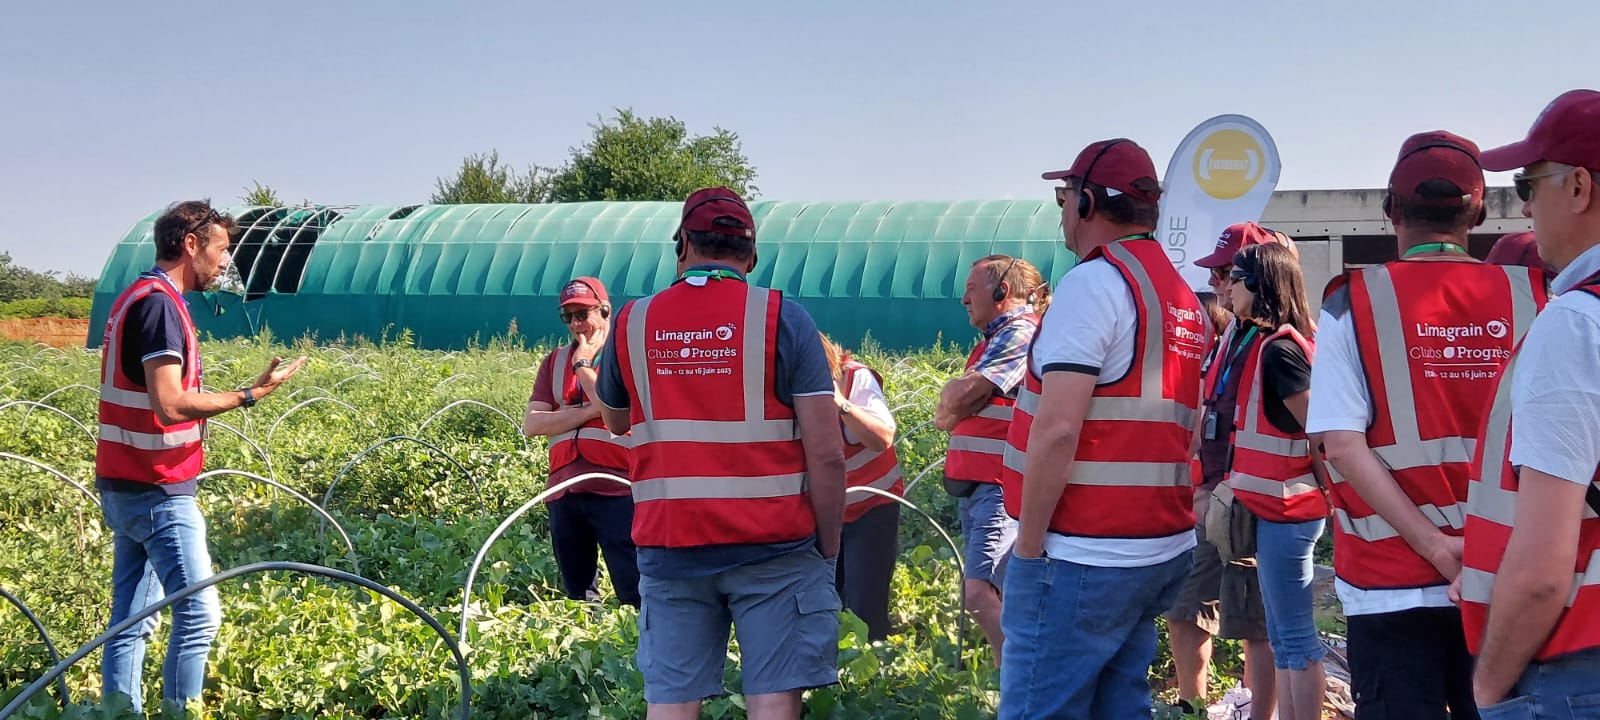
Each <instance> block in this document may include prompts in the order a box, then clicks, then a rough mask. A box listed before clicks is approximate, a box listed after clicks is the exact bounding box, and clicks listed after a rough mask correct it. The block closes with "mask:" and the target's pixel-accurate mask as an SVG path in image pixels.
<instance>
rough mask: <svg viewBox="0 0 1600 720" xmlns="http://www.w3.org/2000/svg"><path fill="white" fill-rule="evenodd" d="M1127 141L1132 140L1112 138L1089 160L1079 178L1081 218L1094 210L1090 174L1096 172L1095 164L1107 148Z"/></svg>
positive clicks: (1079, 210)
mask: <svg viewBox="0 0 1600 720" xmlns="http://www.w3.org/2000/svg"><path fill="white" fill-rule="evenodd" d="M1125 142H1130V141H1129V140H1128V139H1127V138H1117V139H1115V140H1112V141H1111V142H1108V143H1106V146H1105V147H1103V148H1100V152H1097V153H1095V154H1094V159H1092V160H1090V161H1089V167H1086V168H1084V169H1083V177H1081V178H1078V217H1079V218H1081V219H1088V217H1089V214H1090V213H1092V212H1094V194H1093V193H1091V192H1089V188H1088V185H1089V176H1091V175H1093V174H1094V166H1095V164H1096V163H1098V162H1100V158H1101V156H1103V155H1105V154H1106V151H1107V150H1110V149H1111V148H1114V147H1116V146H1118V145H1121V144H1122V143H1125Z"/></svg>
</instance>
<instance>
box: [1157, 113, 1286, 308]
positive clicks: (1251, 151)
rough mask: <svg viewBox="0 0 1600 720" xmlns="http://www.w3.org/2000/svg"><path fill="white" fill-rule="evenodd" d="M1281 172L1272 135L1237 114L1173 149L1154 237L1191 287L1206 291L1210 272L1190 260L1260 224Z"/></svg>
mask: <svg viewBox="0 0 1600 720" xmlns="http://www.w3.org/2000/svg"><path fill="white" fill-rule="evenodd" d="M1281 169H1282V167H1281V165H1280V163H1279V162H1278V146H1277V145H1276V144H1274V143H1273V142H1272V136H1271V135H1268V134H1267V130H1266V128H1264V127H1261V124H1260V123H1258V122H1256V121H1254V120H1251V119H1250V118H1248V117H1245V116H1243V115H1218V116H1216V117H1214V118H1211V119H1209V120H1206V121H1205V122H1202V123H1200V125H1199V126H1198V127H1196V128H1195V129H1194V130H1191V131H1189V135H1188V136H1187V137H1185V138H1184V139H1183V142H1182V143H1180V144H1179V145H1178V150H1177V152H1174V153H1173V154H1172V162H1171V163H1170V164H1168V165H1167V172H1166V174H1165V175H1164V178H1165V182H1164V183H1163V190H1162V193H1161V226H1160V228H1159V229H1158V231H1157V233H1158V236H1159V237H1160V239H1161V243H1162V245H1163V246H1164V247H1165V248H1166V250H1167V257H1169V258H1171V259H1172V264H1173V265H1174V266H1176V267H1177V268H1178V272H1179V273H1181V274H1182V275H1183V278H1184V279H1185V280H1187V281H1188V282H1189V286H1190V287H1191V288H1194V289H1195V290H1205V289H1208V286H1207V284H1206V280H1207V279H1208V278H1209V277H1210V272H1209V271H1208V270H1206V269H1205V268H1203V267H1199V266H1197V265H1195V264H1194V261H1195V260H1199V259H1200V258H1203V257H1205V256H1207V255H1210V254H1211V252H1212V251H1213V250H1215V249H1216V244H1217V236H1219V235H1221V234H1222V231H1223V230H1224V229H1225V228H1227V227H1228V226H1229V225H1232V224H1234V223H1239V222H1248V221H1255V222H1260V220H1261V212H1262V211H1263V210H1265V209H1266V208H1267V201H1268V200H1270V199H1271V198H1272V191H1273V190H1274V189H1276V188H1277V187H1278V172H1279V171H1280V170H1281Z"/></svg>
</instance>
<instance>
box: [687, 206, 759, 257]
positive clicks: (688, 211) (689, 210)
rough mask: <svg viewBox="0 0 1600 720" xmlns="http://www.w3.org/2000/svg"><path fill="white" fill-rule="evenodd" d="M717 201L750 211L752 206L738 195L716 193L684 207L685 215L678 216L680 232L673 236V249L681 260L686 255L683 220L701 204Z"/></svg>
mask: <svg viewBox="0 0 1600 720" xmlns="http://www.w3.org/2000/svg"><path fill="white" fill-rule="evenodd" d="M717 201H724V202H731V203H736V204H737V205H738V206H739V207H742V208H744V209H745V210H746V211H748V210H749V209H750V206H749V205H746V204H744V201H743V200H740V199H739V198H736V197H728V196H727V195H715V196H712V197H708V198H706V199H704V200H701V201H700V202H697V203H695V204H693V205H690V206H689V207H686V208H684V209H683V215H682V216H680V217H679V218H678V232H676V233H674V234H673V236H672V243H673V244H672V250H673V252H675V253H677V255H678V258H679V259H680V260H681V259H683V255H684V248H683V238H684V235H683V221H684V220H688V219H689V213H692V212H694V209H695V208H697V207H700V206H701V205H704V204H706V203H711V202H717Z"/></svg>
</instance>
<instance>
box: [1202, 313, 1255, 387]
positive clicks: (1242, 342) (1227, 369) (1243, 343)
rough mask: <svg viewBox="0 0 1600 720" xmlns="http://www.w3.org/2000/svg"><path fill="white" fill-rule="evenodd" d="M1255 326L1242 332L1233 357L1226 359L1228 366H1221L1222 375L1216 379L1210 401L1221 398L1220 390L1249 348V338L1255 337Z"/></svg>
mask: <svg viewBox="0 0 1600 720" xmlns="http://www.w3.org/2000/svg"><path fill="white" fill-rule="evenodd" d="M1255 335H1256V326H1254V325H1251V326H1250V328H1249V329H1248V330H1245V331H1244V336H1243V337H1241V338H1239V344H1238V345H1235V346H1234V347H1233V355H1232V356H1231V357H1229V358H1228V364H1226V365H1223V366H1222V375H1220V376H1218V377H1217V387H1216V390H1215V393H1214V394H1213V395H1212V396H1211V399H1213V400H1215V399H1217V398H1219V397H1222V389H1223V388H1225V387H1227V386H1228V376H1229V375H1232V374H1233V366H1234V364H1235V363H1238V362H1239V356H1240V355H1243V354H1244V351H1245V348H1248V347H1250V338H1253V337H1255Z"/></svg>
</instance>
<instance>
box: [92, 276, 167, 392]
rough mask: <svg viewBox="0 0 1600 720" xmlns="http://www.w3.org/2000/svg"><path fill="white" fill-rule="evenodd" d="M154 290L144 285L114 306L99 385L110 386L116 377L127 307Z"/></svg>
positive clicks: (120, 359) (120, 356)
mask: <svg viewBox="0 0 1600 720" xmlns="http://www.w3.org/2000/svg"><path fill="white" fill-rule="evenodd" d="M155 291H156V288H155V286H154V285H146V286H145V287H144V289H142V290H139V291H137V292H135V293H133V294H132V295H129V296H128V299H127V300H126V301H124V302H123V303H122V305H120V306H118V307H117V308H116V310H117V314H116V316H114V317H112V318H110V322H111V332H110V337H109V338H107V339H106V348H105V350H104V352H103V357H104V358H105V359H104V360H103V361H102V362H101V365H102V366H103V367H102V369H101V371H100V387H102V388H106V387H111V386H112V380H113V379H114V378H115V377H116V372H117V363H119V362H121V361H122V352H121V346H122V321H123V320H126V319H127V317H128V308H129V307H132V306H133V304H134V303H135V302H138V301H139V300H141V299H143V298H144V297H145V296H146V295H149V294H150V293H153V292H155ZM119 404H120V403H119ZM144 409H146V410H148V409H150V405H149V403H145V405H144Z"/></svg>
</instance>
